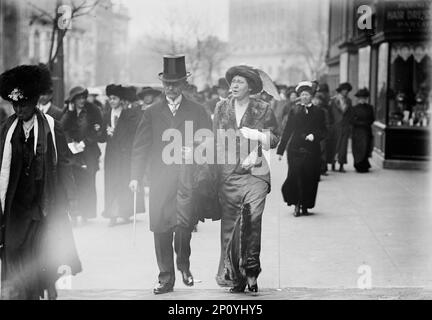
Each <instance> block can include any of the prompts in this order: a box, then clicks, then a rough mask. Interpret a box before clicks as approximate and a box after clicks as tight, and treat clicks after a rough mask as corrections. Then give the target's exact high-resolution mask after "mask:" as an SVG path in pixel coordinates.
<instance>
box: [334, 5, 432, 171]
mask: <svg viewBox="0 0 432 320" xmlns="http://www.w3.org/2000/svg"><path fill="white" fill-rule="evenodd" d="M366 2H368V4H367V5H368V7H369V8H371V14H372V15H371V19H372V23H371V26H372V28H364V29H362V28H361V27H359V22H358V19H359V17H360V16H361V14H359V13H358V8H359V6H361V5H364V3H365V1H347V2H345V3H341V1H339V0H334V1H331V9H330V25H331V24H332V23H333V22H332V12H333V13H335V12H337V10H339V11H343V12H344V14H345V15H346V16H347V17H346V18H345V19H344V21H346V23H347V25H346V26H344V28H342V30H343V31H342V33H343V34H342V36H341V38H342V40H340V41H339V42H337V41H334V40H335V39H334V35H332V28H331V26H330V29H329V32H330V35H329V38H330V41H329V56H328V61H327V63H328V65H329V67H330V69H333V73H334V69H335V68H336V69H338V70H339V79H338V80H339V82H343V81H349V82H351V83H352V85H353V88H354V90H356V89H358V88H362V87H368V88H369V89H370V91H371V99H370V100H371V101H370V102H371V104H372V105H374V107H375V117H376V122H375V123H374V126H373V131H374V137H375V139H374V141H375V142H374V143H375V153H376V154H377V155H378V156H379V157H380V158H381V159H382V160H383V166H384V167H385V168H421V167H425V166H426V165H427V163H428V160H429V159H430V139H429V133H430V121H431V114H430V110H431V109H430V108H429V105H430V104H432V96H431V79H430V77H431V58H432V47H431V44H430V42H429V40H430V38H429V28H430V1H428V0H413V1H366ZM333 6H334V7H333ZM341 6H342V7H341ZM332 7H333V8H332ZM353 14H354V15H353ZM333 15H334V14H333ZM344 40H345V41H344ZM335 48H337V49H338V50H339V52H338V50H336V49H335ZM332 53H333V54H336V55H337V56H339V59H337V57H336V56H333V57H332Z"/></svg>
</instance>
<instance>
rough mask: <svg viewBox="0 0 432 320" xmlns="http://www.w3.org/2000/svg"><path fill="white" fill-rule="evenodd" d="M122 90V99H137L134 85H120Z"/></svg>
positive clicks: (132, 100)
mask: <svg viewBox="0 0 432 320" xmlns="http://www.w3.org/2000/svg"><path fill="white" fill-rule="evenodd" d="M122 90H123V98H124V100H126V101H129V102H134V101H137V100H138V96H137V89H136V87H133V86H129V87H122Z"/></svg>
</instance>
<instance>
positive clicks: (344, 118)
mask: <svg viewBox="0 0 432 320" xmlns="http://www.w3.org/2000/svg"><path fill="white" fill-rule="evenodd" d="M343 104H345V105H344V106H343ZM330 107H331V113H332V117H333V120H334V143H335V153H336V155H337V161H338V162H339V164H345V163H347V152H348V139H349V137H350V135H351V118H352V102H351V99H350V98H348V97H346V98H344V97H342V96H340V95H336V96H335V97H333V98H332V99H331V100H330Z"/></svg>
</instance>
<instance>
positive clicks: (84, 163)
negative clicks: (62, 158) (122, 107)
mask: <svg viewBox="0 0 432 320" xmlns="http://www.w3.org/2000/svg"><path fill="white" fill-rule="evenodd" d="M61 123H62V127H63V130H64V132H65V135H66V139H67V142H68V143H70V142H80V141H84V143H85V148H84V151H83V152H81V153H77V154H74V155H73V164H74V166H73V168H72V172H73V175H74V178H75V181H76V184H77V187H78V198H79V202H78V207H77V209H78V212H72V215H81V216H84V217H86V218H94V217H96V181H95V177H96V172H97V171H98V170H99V157H100V155H101V151H100V149H99V146H98V142H103V139H104V134H103V133H104V132H105V128H104V123H103V120H102V114H101V112H100V111H99V109H98V108H97V107H96V106H95V105H93V104H91V103H89V102H86V103H85V106H84V108H83V110H82V111H81V113H80V114H79V116H78V115H77V112H76V111H69V110H66V112H65V113H64V114H63V117H62V121H61ZM96 124H98V125H99V126H100V129H99V131H96V130H95V125H96Z"/></svg>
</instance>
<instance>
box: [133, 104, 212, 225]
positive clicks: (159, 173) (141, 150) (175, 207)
mask: <svg viewBox="0 0 432 320" xmlns="http://www.w3.org/2000/svg"><path fill="white" fill-rule="evenodd" d="M186 121H191V123H193V130H192V134H194V133H195V132H196V131H197V130H198V129H203V128H207V129H210V128H211V122H210V118H209V116H208V114H207V112H206V111H205V109H204V107H203V106H201V105H199V104H197V103H195V102H193V101H190V100H188V99H187V98H186V97H185V96H183V98H182V101H181V103H180V106H179V108H178V110H177V112H176V114H175V116H173V114H172V113H171V110H170V109H169V107H168V104H167V101H166V98H165V97H163V98H162V100H161V101H160V102H158V103H156V104H153V105H151V106H149V107H148V108H147V109H146V110H145V111H144V113H143V116H142V118H141V121H140V123H139V125H138V128H137V131H136V135H135V139H134V143H133V150H132V166H131V178H132V179H133V180H137V181H142V178H143V175H144V173H145V169H146V165H147V164H149V173H150V176H149V184H150V195H149V205H150V208H149V210H150V213H149V214H150V230H151V231H153V232H156V233H161V232H168V231H170V230H172V229H173V227H175V226H177V225H184V226H185V227H190V225H189V224H190V223H191V217H190V216H187V217H185V216H182V214H183V213H186V214H191V215H193V214H195V213H194V212H190V210H188V209H187V208H190V204H191V203H190V201H188V200H187V199H186V200H185V199H183V200H182V201H181V202H182V203H183V204H181V203H179V201H178V191H179V186H181V185H182V184H183V183H192V182H188V181H184V179H182V178H181V176H182V175H184V174H185V171H184V169H185V168H186V167H188V166H191V165H182V164H175V163H171V164H169V163H166V161H164V159H163V157H162V154H163V152H164V150H167V149H169V148H171V147H170V146H169V145H171V146H172V143H173V139H172V138H171V139H170V138H168V139H166V140H168V141H163V139H162V136H163V135H164V132H165V134H166V133H168V132H170V131H167V130H170V129H171V130H173V129H174V130H175V132H176V133H178V134H179V136H181V138H182V141H181V145H183V146H184V145H185V124H186ZM171 132H173V131H171ZM189 138H190V137H188V139H189ZM181 145H180V147H181ZM166 148H167V149H166ZM183 205H184V207H185V208H186V209H185V210H183V209H184V208H182V206H183Z"/></svg>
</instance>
